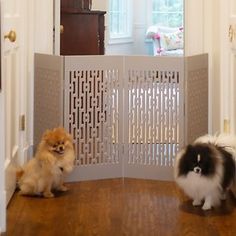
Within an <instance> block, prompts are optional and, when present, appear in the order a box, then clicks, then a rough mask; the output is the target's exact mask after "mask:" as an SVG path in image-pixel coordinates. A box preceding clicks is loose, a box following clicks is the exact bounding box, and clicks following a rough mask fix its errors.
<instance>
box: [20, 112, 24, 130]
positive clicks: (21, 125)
mask: <svg viewBox="0 0 236 236" xmlns="http://www.w3.org/2000/svg"><path fill="white" fill-rule="evenodd" d="M20 130H21V131H24V130H25V115H21V116H20Z"/></svg>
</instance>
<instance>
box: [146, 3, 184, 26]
mask: <svg viewBox="0 0 236 236" xmlns="http://www.w3.org/2000/svg"><path fill="white" fill-rule="evenodd" d="M152 2H153V0H147V27H149V26H150V25H154V22H153V17H152V14H153V13H152V12H153V9H152ZM150 12H151V14H150ZM183 24H184V0H183ZM182 26H183V25H182Z"/></svg>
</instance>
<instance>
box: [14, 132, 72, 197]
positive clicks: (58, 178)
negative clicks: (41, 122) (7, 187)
mask: <svg viewBox="0 0 236 236" xmlns="http://www.w3.org/2000/svg"><path fill="white" fill-rule="evenodd" d="M74 160H75V152H74V147H73V143H72V137H71V136H70V134H68V133H67V132H66V131H65V130H64V128H61V127H59V128H55V129H53V130H47V131H46V132H45V133H44V134H43V137H42V140H41V142H40V143H39V146H38V148H37V151H36V154H35V157H34V158H32V159H31V160H30V161H29V162H28V163H26V164H25V166H23V167H22V170H20V171H19V172H18V173H17V178H18V185H19V189H20V194H22V195H43V196H44V197H46V198H50V197H54V194H53V193H52V191H53V190H59V191H67V190H68V189H67V187H66V186H65V185H64V177H65V175H66V174H68V173H70V172H71V171H72V170H73V167H74Z"/></svg>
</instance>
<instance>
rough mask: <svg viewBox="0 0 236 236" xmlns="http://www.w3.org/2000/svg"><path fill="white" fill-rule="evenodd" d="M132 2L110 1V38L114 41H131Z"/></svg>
mask: <svg viewBox="0 0 236 236" xmlns="http://www.w3.org/2000/svg"><path fill="white" fill-rule="evenodd" d="M130 4H131V0H109V27H110V28H109V36H110V40H113V39H125V38H126V39H127V38H129V39H131V36H132V19H131V7H130Z"/></svg>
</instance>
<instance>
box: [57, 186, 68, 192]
mask: <svg viewBox="0 0 236 236" xmlns="http://www.w3.org/2000/svg"><path fill="white" fill-rule="evenodd" d="M58 190H59V191H62V192H66V191H68V190H69V189H68V188H67V187H66V186H65V185H61V186H60V188H59V189H58Z"/></svg>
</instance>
